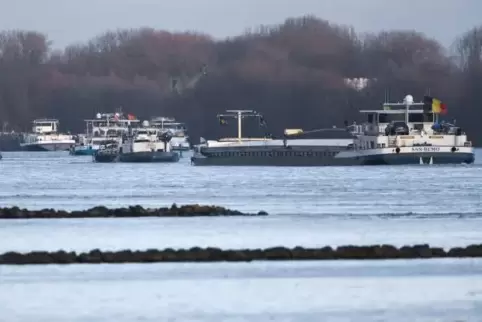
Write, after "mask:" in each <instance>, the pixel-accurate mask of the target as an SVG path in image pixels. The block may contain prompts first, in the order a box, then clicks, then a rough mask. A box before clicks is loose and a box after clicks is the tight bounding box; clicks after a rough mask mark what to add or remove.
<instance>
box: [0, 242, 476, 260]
mask: <svg viewBox="0 0 482 322" xmlns="http://www.w3.org/2000/svg"><path fill="white" fill-rule="evenodd" d="M462 257H482V244H479V245H470V246H466V247H455V248H451V249H449V250H444V249H443V248H439V247H430V246H429V245H427V244H423V245H413V246H403V247H400V248H397V247H395V246H392V245H372V246H352V245H349V246H340V247H337V248H331V247H329V246H326V247H322V248H303V247H295V248H285V247H273V248H268V249H237V250H223V249H219V248H211V247H208V248H199V247H194V248H191V249H179V250H174V249H170V248H167V249H163V250H158V249H149V250H145V251H132V250H122V251H116V252H112V251H101V250H99V249H94V250H91V251H90V252H86V253H76V252H65V251H56V252H45V251H33V252H29V253H17V252H8V253H4V254H2V255H0V264H4V265H5V264H12V265H24V264H81V263H85V264H99V263H156V262H249V261H255V260H264V261H266V260H347V259H351V260H354V259H358V260H369V259H370V260H377V259H378V260H380V259H416V258H462Z"/></svg>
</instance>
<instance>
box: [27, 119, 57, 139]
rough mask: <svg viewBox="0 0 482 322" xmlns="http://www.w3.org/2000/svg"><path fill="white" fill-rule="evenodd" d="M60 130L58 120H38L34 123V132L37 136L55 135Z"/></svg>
mask: <svg viewBox="0 0 482 322" xmlns="http://www.w3.org/2000/svg"><path fill="white" fill-rule="evenodd" d="M58 129H59V120H57V119H38V120H34V121H33V125H32V132H33V133H35V134H46V135H48V134H54V133H57V132H58Z"/></svg>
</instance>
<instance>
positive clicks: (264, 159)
mask: <svg viewBox="0 0 482 322" xmlns="http://www.w3.org/2000/svg"><path fill="white" fill-rule="evenodd" d="M474 160H475V157H474V154H473V153H450V152H448V153H404V154H403V155H397V154H389V155H370V156H362V157H353V158H339V157H335V156H330V155H319V156H232V157H223V156H219V157H218V156H216V157H214V156H212V157H205V156H200V155H194V156H193V157H191V164H193V165H196V166H282V167H289V166H292V167H320V166H357V165H411V164H420V163H423V164H430V163H432V164H462V163H466V164H471V163H474Z"/></svg>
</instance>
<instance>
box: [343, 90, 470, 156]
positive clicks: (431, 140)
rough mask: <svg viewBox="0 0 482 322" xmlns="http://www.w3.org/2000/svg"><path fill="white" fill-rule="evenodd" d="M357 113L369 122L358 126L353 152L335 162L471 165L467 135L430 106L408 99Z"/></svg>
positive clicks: (408, 96)
mask: <svg viewBox="0 0 482 322" xmlns="http://www.w3.org/2000/svg"><path fill="white" fill-rule="evenodd" d="M426 98H427V97H426ZM429 99H430V100H431V99H432V98H430V97H429ZM360 112H361V113H363V114H366V115H367V116H368V122H366V123H365V124H363V125H360V126H358V127H359V131H360V133H359V134H360V135H358V137H357V138H356V139H354V142H353V149H351V150H349V151H344V152H341V153H339V154H338V155H337V156H336V158H365V159H367V160H368V159H371V160H372V161H373V162H374V163H377V162H379V161H380V160H382V159H383V160H384V161H386V162H387V163H392V162H395V163H415V162H414V160H416V161H418V163H459V162H455V161H456V160H458V159H460V160H462V161H461V162H460V163H463V162H465V163H471V162H469V161H470V160H472V162H473V155H474V151H473V148H472V142H471V141H470V140H468V138H467V135H466V133H465V132H464V131H463V130H462V129H461V128H460V127H458V126H456V125H455V124H450V123H447V122H444V121H442V122H440V121H439V114H438V113H434V111H433V110H432V107H431V106H430V105H427V103H424V102H417V103H415V102H414V101H413V97H412V96H411V95H407V96H406V97H405V99H404V100H403V102H398V103H385V104H384V108H383V109H378V110H362V111H360ZM389 159H390V160H389ZM452 161H454V162H452Z"/></svg>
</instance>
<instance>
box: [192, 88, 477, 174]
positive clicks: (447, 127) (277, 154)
mask: <svg viewBox="0 0 482 322" xmlns="http://www.w3.org/2000/svg"><path fill="white" fill-rule="evenodd" d="M441 104H442V103H440V101H439V100H437V99H435V98H432V97H428V96H426V97H425V98H424V101H423V102H420V103H414V101H413V97H412V96H410V95H407V96H406V97H405V99H404V101H403V102H398V103H385V104H384V106H383V108H382V109H375V110H362V111H360V112H361V113H363V114H365V115H367V122H366V123H365V124H362V125H356V124H355V125H352V126H347V127H346V128H345V129H318V130H312V131H303V130H301V129H295V130H286V131H285V133H284V137H283V139H273V138H271V137H269V136H265V137H263V138H257V139H249V138H243V137H242V136H241V128H242V124H241V122H242V119H243V118H246V117H256V118H258V119H260V121H261V120H262V122H260V123H263V124H264V125H266V122H264V118H263V116H262V115H261V114H259V113H256V112H254V111H248V110H239V111H238V110H235V111H228V114H221V115H218V118H219V119H220V123H223V122H224V123H225V119H226V118H229V117H231V118H234V119H237V120H238V137H237V138H227V139H226V138H225V139H220V140H217V141H216V140H211V141H210V140H208V141H205V140H204V141H203V142H202V143H201V144H200V145H198V146H196V147H195V152H194V154H193V156H192V158H191V163H192V164H193V165H200V166H202V165H204V166H207V165H214V166H345V165H346V166H348V165H386V164H393V165H395V164H461V163H467V164H470V163H473V162H474V151H473V148H472V144H471V141H469V140H468V139H467V135H466V134H465V133H464V132H463V130H462V129H461V128H460V127H457V126H455V125H454V124H449V123H445V122H439V114H443V109H441V107H440V106H441ZM335 130H336V131H338V133H339V136H337V134H336V131H335ZM329 131H335V132H334V133H335V135H334V136H333V137H331V138H327V137H326V135H325V134H326V133H328V132H329ZM321 134H323V135H321ZM342 134H343V135H342ZM310 136H319V137H316V138H315V137H313V138H311V137H310Z"/></svg>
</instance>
